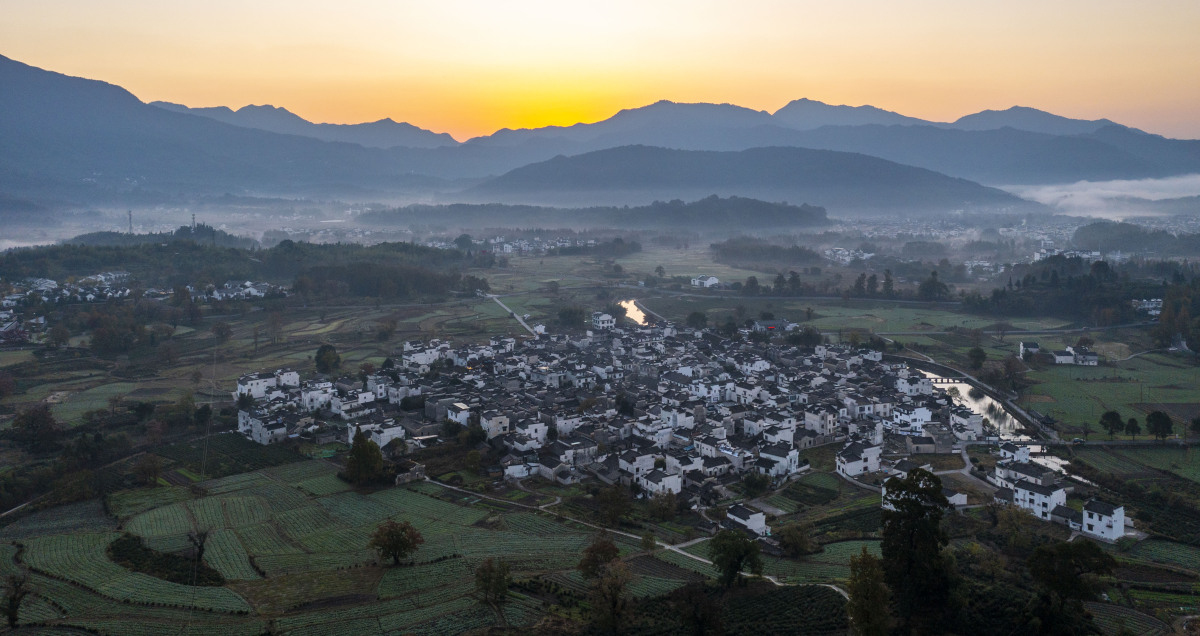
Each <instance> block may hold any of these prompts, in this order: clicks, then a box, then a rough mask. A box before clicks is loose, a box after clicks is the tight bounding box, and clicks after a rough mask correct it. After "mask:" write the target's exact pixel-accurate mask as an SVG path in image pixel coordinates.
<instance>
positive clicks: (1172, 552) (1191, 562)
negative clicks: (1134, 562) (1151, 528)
mask: <svg viewBox="0 0 1200 636" xmlns="http://www.w3.org/2000/svg"><path fill="white" fill-rule="evenodd" d="M1129 554H1130V556H1133V557H1135V558H1141V559H1148V560H1150V561H1157V562H1158V563H1166V564H1169V565H1175V566H1179V567H1182V568H1187V569H1189V570H1193V571H1195V570H1200V548H1196V547H1194V546H1190V545H1184V544H1182V543H1175V542H1173V541H1163V540H1161V539H1150V540H1148V541H1142V542H1141V543H1139V544H1137V545H1135V546H1134V547H1133V549H1132V550H1130V551H1129Z"/></svg>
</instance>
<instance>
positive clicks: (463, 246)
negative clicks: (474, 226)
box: [454, 234, 475, 252]
mask: <svg viewBox="0 0 1200 636" xmlns="http://www.w3.org/2000/svg"><path fill="white" fill-rule="evenodd" d="M474 244H475V242H474V241H472V240H471V235H470V234H459V235H458V238H456V239H454V246H455V247H457V248H458V249H460V250H462V251H464V252H465V251H467V250H469V249H471V247H472V246H473V245H474Z"/></svg>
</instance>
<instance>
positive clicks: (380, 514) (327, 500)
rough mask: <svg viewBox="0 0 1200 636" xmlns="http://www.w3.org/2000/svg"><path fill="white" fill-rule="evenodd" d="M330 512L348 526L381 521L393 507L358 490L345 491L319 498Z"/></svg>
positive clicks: (318, 501)
mask: <svg viewBox="0 0 1200 636" xmlns="http://www.w3.org/2000/svg"><path fill="white" fill-rule="evenodd" d="M317 503H319V504H321V506H322V507H323V508H325V509H326V510H327V511H329V514H330V515H332V516H334V517H336V518H337V519H338V520H340V521H342V522H343V523H345V524H346V525H348V526H361V525H366V524H369V523H379V522H380V521H383V520H384V519H386V518H387V517H388V515H389V514H390V513H391V512H392V509H391V508H390V507H388V506H387V505H386V504H384V503H382V502H380V501H379V500H377V499H371V498H370V497H364V496H363V495H360V494H358V493H356V492H343V493H338V494H336V495H332V496H329V497H321V498H320V499H318V500H317Z"/></svg>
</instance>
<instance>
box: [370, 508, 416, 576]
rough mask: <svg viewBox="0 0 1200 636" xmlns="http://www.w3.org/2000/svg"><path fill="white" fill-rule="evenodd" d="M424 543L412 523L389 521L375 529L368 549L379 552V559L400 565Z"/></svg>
mask: <svg viewBox="0 0 1200 636" xmlns="http://www.w3.org/2000/svg"><path fill="white" fill-rule="evenodd" d="M422 543H425V539H424V538H423V537H422V536H421V533H420V532H417V529H416V528H414V527H413V525H412V524H411V523H409V522H407V521H401V522H399V523H397V522H395V521H392V520H391V519H388V520H387V521H384V522H383V523H381V524H379V527H377V528H375V532H374V533H372V534H371V540H370V541H369V542H368V543H367V547H368V548H371V549H373V550H375V551H376V552H378V553H379V558H381V559H391V560H392V565H400V559H406V558H408V557H409V555H411V554H412V553H414V552H416V551H417V548H418V547H420V546H421V544H422Z"/></svg>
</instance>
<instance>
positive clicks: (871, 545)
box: [808, 541, 882, 565]
mask: <svg viewBox="0 0 1200 636" xmlns="http://www.w3.org/2000/svg"><path fill="white" fill-rule="evenodd" d="M880 545H881V544H880V542H879V541H839V542H837V543H828V544H826V545H825V549H824V550H823V551H821V552H818V553H817V554H813V555H811V556H809V557H808V560H810V561H815V562H819V563H840V564H842V565H847V564H849V563H850V557H856V556H858V555H859V554H861V553H862V549H863V547H864V546H865V547H866V548H867V552H870V553H871V554H873V555H875V556H876V557H879V556H881V555H882V552H881V551H880Z"/></svg>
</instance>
